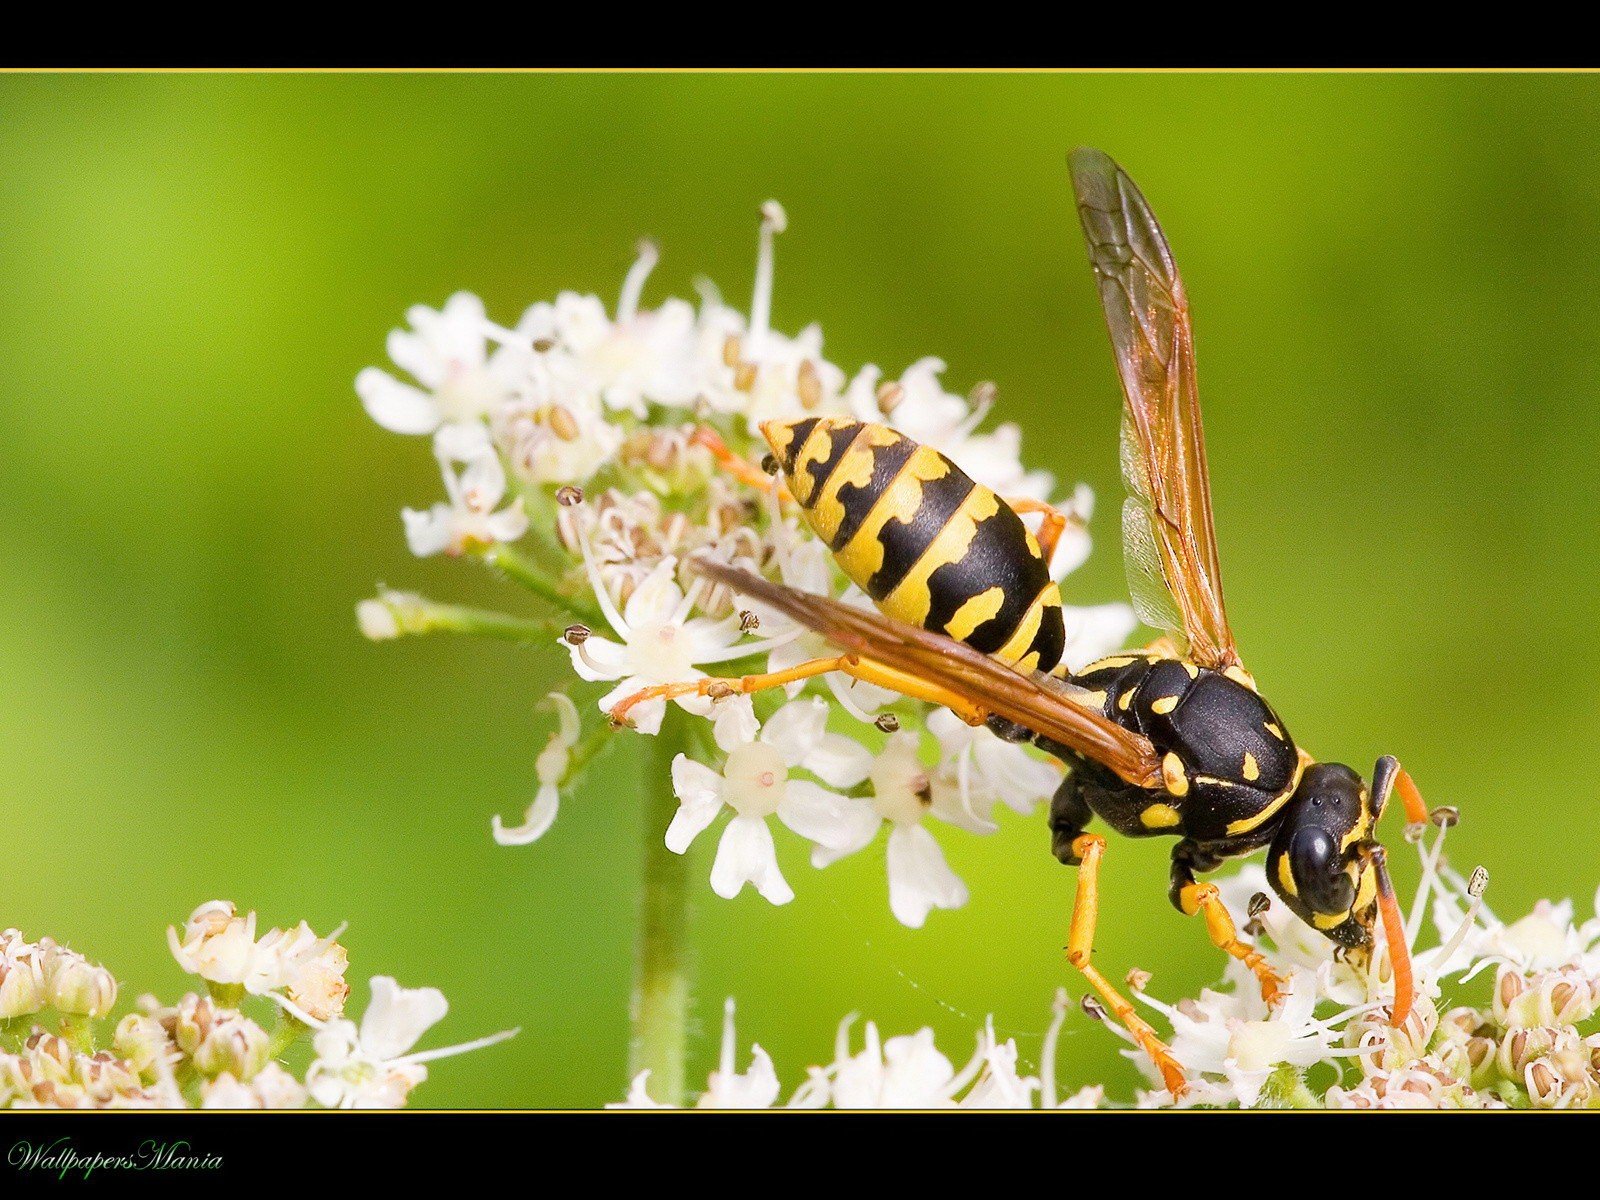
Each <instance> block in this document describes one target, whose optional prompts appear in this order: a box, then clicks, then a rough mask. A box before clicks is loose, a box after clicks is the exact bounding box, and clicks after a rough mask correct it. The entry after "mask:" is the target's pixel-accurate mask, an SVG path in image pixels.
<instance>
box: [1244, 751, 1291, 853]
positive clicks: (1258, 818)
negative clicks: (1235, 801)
mask: <svg viewBox="0 0 1600 1200" xmlns="http://www.w3.org/2000/svg"><path fill="white" fill-rule="evenodd" d="M1305 768H1306V761H1305V759H1303V758H1302V759H1301V760H1300V761H1299V762H1297V763H1295V765H1294V777H1293V778H1291V779H1290V780H1289V786H1288V787H1286V788H1284V789H1283V793H1282V794H1281V795H1280V796H1278V798H1277V799H1276V800H1274V801H1272V803H1271V804H1268V805H1267V806H1266V807H1265V808H1263V809H1262V810H1261V811H1260V812H1258V813H1256V814H1254V815H1253V816H1248V817H1244V818H1241V819H1240V820H1237V821H1233V822H1231V823H1230V824H1229V825H1228V833H1229V834H1230V835H1231V834H1235V833H1249V832H1250V831H1251V830H1252V829H1255V828H1257V827H1259V826H1260V825H1261V823H1262V822H1263V821H1265V820H1267V819H1268V818H1269V817H1271V816H1272V815H1273V814H1274V813H1276V812H1277V811H1278V810H1279V809H1280V808H1282V807H1283V806H1284V805H1285V804H1287V803H1289V797H1290V796H1292V795H1294V790H1295V788H1297V787H1299V786H1300V774H1301V772H1303V771H1304V770H1305Z"/></svg>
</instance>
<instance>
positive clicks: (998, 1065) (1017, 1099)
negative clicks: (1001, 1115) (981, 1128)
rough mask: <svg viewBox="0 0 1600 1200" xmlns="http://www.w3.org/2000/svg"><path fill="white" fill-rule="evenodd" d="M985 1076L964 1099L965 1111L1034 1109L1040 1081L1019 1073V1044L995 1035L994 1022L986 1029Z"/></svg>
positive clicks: (984, 1048)
mask: <svg viewBox="0 0 1600 1200" xmlns="http://www.w3.org/2000/svg"><path fill="white" fill-rule="evenodd" d="M981 1054H982V1058H983V1073H982V1074H981V1075H979V1076H978V1081H977V1082H976V1083H974V1084H973V1085H972V1090H971V1091H969V1092H968V1093H967V1094H966V1095H965V1096H963V1097H962V1098H961V1107H962V1108H1032V1107H1033V1098H1034V1093H1036V1092H1038V1091H1039V1081H1038V1080H1037V1079H1034V1078H1033V1077H1031V1076H1029V1077H1026V1078H1025V1077H1023V1076H1021V1075H1019V1074H1018V1073H1017V1043H1016V1042H1015V1040H1013V1039H1010V1038H1008V1039H1006V1040H1005V1041H1004V1042H1002V1041H999V1040H998V1039H996V1037H995V1035H994V1018H993V1017H991V1018H989V1021H988V1022H987V1024H986V1025H985V1026H984V1031H983V1040H982V1050H981Z"/></svg>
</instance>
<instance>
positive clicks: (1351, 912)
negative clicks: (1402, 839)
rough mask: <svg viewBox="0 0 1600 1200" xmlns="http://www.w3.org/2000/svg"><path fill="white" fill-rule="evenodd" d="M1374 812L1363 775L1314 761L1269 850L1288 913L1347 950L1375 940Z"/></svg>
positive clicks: (1271, 876) (1272, 876)
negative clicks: (1373, 930) (1373, 929)
mask: <svg viewBox="0 0 1600 1200" xmlns="http://www.w3.org/2000/svg"><path fill="white" fill-rule="evenodd" d="M1376 817H1377V814H1376V813H1375V812H1374V811H1373V806H1372V800H1371V793H1370V792H1369V791H1368V789H1367V785H1366V784H1365V783H1363V782H1362V779H1361V776H1360V775H1358V774H1356V772H1354V771H1352V770H1351V769H1350V768H1349V767H1347V766H1344V765H1343V764H1341V763H1313V764H1312V765H1311V766H1308V767H1307V768H1306V769H1305V772H1304V773H1303V774H1302V775H1301V777H1300V786H1299V787H1298V788H1296V789H1295V793H1294V796H1293V797H1291V798H1290V800H1289V803H1288V805H1287V806H1286V807H1285V809H1284V813H1283V820H1282V822H1281V823H1280V825H1279V827H1278V835H1277V836H1276V837H1275V838H1274V839H1273V841H1272V847H1271V849H1270V850H1269V851H1268V852H1267V878H1268V880H1269V881H1270V882H1271V884H1272V888H1273V890H1274V891H1276V892H1277V893H1278V895H1279V896H1280V897H1282V899H1283V902H1284V903H1285V904H1286V905H1288V907H1289V910H1290V911H1291V912H1293V913H1294V914H1295V915H1296V916H1297V917H1299V918H1300V919H1301V920H1302V921H1304V922H1305V923H1306V924H1308V925H1310V926H1311V927H1312V928H1313V929H1315V930H1317V931H1318V932H1319V933H1322V934H1323V935H1325V936H1326V937H1327V938H1329V939H1330V940H1332V941H1333V942H1336V943H1337V944H1338V945H1340V946H1343V947H1346V948H1347V949H1352V950H1355V949H1365V948H1366V947H1368V946H1370V945H1371V944H1372V925H1373V921H1374V917H1375V914H1376V909H1377V897H1378V887H1377V876H1376V871H1375V869H1374V867H1373V863H1372V857H1371V845H1372V844H1371V843H1370V842H1368V840H1367V834H1368V832H1369V831H1370V830H1371V829H1372V827H1373V825H1374V824H1375V822H1376Z"/></svg>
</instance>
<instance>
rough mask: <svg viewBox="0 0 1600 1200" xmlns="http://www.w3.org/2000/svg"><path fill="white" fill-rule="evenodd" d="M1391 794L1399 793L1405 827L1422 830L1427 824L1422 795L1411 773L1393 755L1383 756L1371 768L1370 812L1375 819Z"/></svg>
mask: <svg viewBox="0 0 1600 1200" xmlns="http://www.w3.org/2000/svg"><path fill="white" fill-rule="evenodd" d="M1391 792H1399V793H1400V803H1401V804H1402V805H1403V806H1404V807H1405V810H1406V825H1407V826H1408V827H1409V828H1415V829H1422V828H1423V827H1425V826H1426V825H1427V824H1428V821H1429V813H1428V806H1427V805H1426V804H1424V803H1423V802H1422V793H1421V792H1419V791H1418V790H1417V784H1416V781H1415V780H1414V779H1412V778H1411V772H1409V771H1407V770H1406V769H1405V768H1404V767H1402V766H1401V765H1400V760H1399V759H1397V758H1396V757H1395V756H1394V755H1392V754H1385V755H1384V756H1383V757H1382V758H1380V759H1379V760H1378V762H1377V765H1375V766H1374V767H1373V768H1372V812H1373V815H1374V817H1375V818H1376V817H1381V816H1382V815H1383V810H1384V807H1385V806H1386V805H1387V804H1388V803H1389V795H1390V793H1391Z"/></svg>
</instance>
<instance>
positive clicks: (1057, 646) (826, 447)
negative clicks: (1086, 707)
mask: <svg viewBox="0 0 1600 1200" xmlns="http://www.w3.org/2000/svg"><path fill="white" fill-rule="evenodd" d="M761 431H762V433H764V434H765V435H766V438H767V441H768V443H769V444H770V445H771V446H772V452H773V454H774V456H775V457H776V458H777V461H778V465H779V467H780V468H782V470H783V474H784V477H785V479H786V480H787V481H788V484H789V490H790V492H791V493H792V494H793V495H794V498H795V501H796V502H797V503H798V504H799V505H800V508H801V511H802V512H804V514H805V517H806V521H807V522H808V523H809V524H810V526H811V528H812V529H813V530H815V531H816V534H817V536H818V537H820V538H821V539H822V540H823V541H824V542H826V543H827V545H828V548H829V549H830V550H832V551H833V554H834V557H835V559H836V560H837V561H838V563H839V566H840V567H841V568H842V569H843V570H844V573H845V574H846V575H848V576H849V577H850V578H851V580H853V581H854V582H855V583H856V584H857V586H859V587H860V588H861V589H862V590H863V591H865V592H866V593H867V595H868V596H870V597H871V598H872V600H873V602H874V603H875V604H877V606H878V608H879V609H881V610H882V611H883V612H884V613H886V614H888V615H889V616H891V617H895V618H897V619H899V620H901V621H905V622H908V623H909V624H912V625H920V626H921V627H922V628H924V629H928V630H932V631H933V632H935V633H943V634H946V635H948V636H949V637H953V638H955V639H956V640H957V641H961V642H965V643H966V644H967V645H969V646H971V647H973V648H974V649H975V650H980V651H982V652H983V653H985V654H992V655H993V656H994V657H996V658H998V659H999V660H1000V661H1002V662H1005V663H1008V664H1011V665H1013V666H1015V667H1017V668H1018V669H1019V670H1023V671H1028V670H1034V669H1038V670H1042V671H1048V670H1050V669H1051V668H1053V667H1054V666H1055V665H1056V664H1057V663H1058V662H1059V661H1060V660H1061V652H1062V649H1063V646H1064V645H1065V641H1066V633H1065V627H1064V625H1063V623H1062V618H1061V593H1060V591H1059V589H1058V588H1057V587H1056V585H1055V582H1054V581H1053V580H1052V579H1051V578H1050V570H1049V566H1048V564H1047V563H1046V562H1045V560H1044V555H1043V554H1042V553H1041V552H1040V550H1039V543H1038V542H1037V541H1036V540H1035V539H1034V536H1033V534H1032V533H1031V532H1030V531H1029V530H1028V528H1027V526H1025V525H1024V524H1023V523H1022V519H1021V518H1020V517H1018V516H1017V514H1016V513H1015V512H1014V511H1013V510H1012V508H1011V506H1010V505H1008V504H1006V502H1005V501H1003V500H1002V499H1000V497H999V496H997V495H995V494H994V492H992V491H990V490H989V489H988V488H986V487H984V486H983V485H981V484H979V483H975V482H974V481H973V480H972V479H971V477H969V476H968V475H967V474H966V473H965V472H964V471H962V470H961V468H960V467H958V466H956V465H955V463H953V462H951V461H950V460H949V459H948V458H946V457H945V456H944V455H942V454H940V453H939V452H938V451H937V450H933V449H931V448H930V447H927V446H920V445H918V444H917V443H916V442H913V441H912V440H911V439H910V438H907V437H905V436H903V435H902V434H899V433H896V432H895V431H894V430H892V429H890V428H889V427H888V426H885V425H874V424H869V423H866V422H862V421H852V420H848V419H843V418H835V417H808V418H806V419H805V420H800V421H768V422H767V423H766V424H764V425H763V426H762V427H761Z"/></svg>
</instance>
